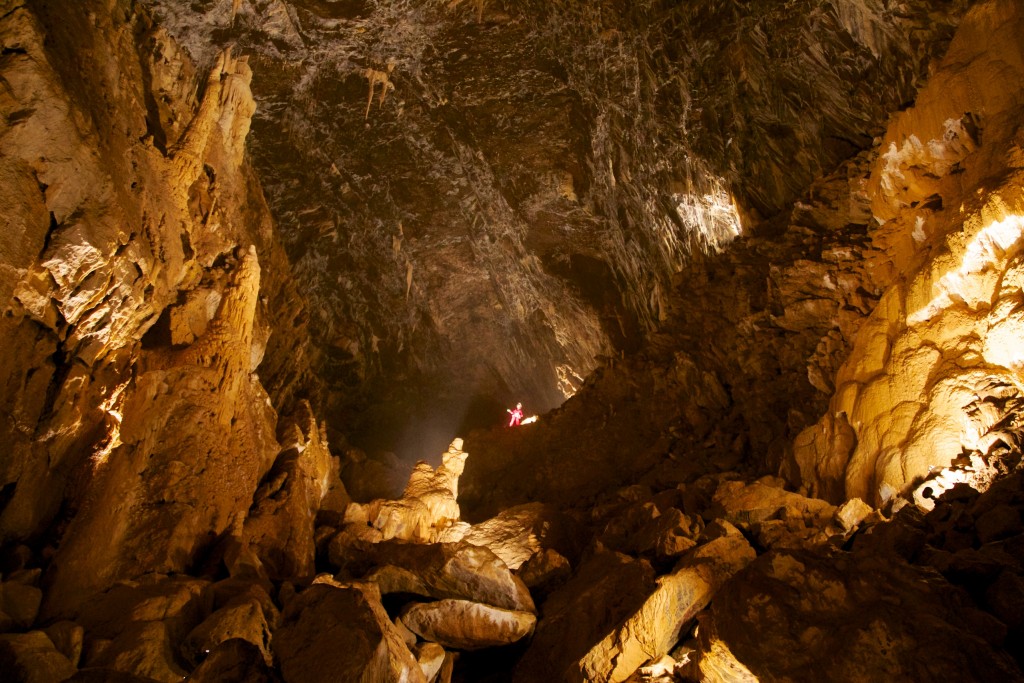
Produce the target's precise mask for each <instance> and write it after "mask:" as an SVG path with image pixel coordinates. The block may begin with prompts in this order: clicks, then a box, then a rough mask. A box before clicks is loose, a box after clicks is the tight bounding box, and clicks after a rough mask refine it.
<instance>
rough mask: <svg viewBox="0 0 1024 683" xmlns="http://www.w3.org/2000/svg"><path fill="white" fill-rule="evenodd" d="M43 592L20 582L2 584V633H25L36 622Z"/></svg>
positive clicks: (0, 625)
mask: <svg viewBox="0 0 1024 683" xmlns="http://www.w3.org/2000/svg"><path fill="white" fill-rule="evenodd" d="M42 601H43V591H41V590H40V589H39V588H37V587H35V586H33V585H31V584H26V583H22V582H20V581H4V582H3V583H0V633H4V632H7V631H23V630H25V629H27V628H29V627H30V626H32V624H33V623H34V622H35V620H36V616H37V615H38V614H39V605H40V604H41V603H42Z"/></svg>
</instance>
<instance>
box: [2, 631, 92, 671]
mask: <svg viewBox="0 0 1024 683" xmlns="http://www.w3.org/2000/svg"><path fill="white" fill-rule="evenodd" d="M0 672H3V680H4V681H5V683H60V681H63V680H66V679H67V678H68V677H70V676H71V675H72V674H73V673H75V666H74V665H73V664H72V663H71V662H70V661H69V660H68V658H67V657H65V656H64V655H62V654H61V653H60V652H58V651H57V648H56V647H54V645H53V643H52V642H51V641H50V639H49V638H48V637H47V635H46V634H45V633H43V632H42V631H29V632H28V633H5V634H3V635H0Z"/></svg>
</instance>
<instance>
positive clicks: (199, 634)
mask: <svg viewBox="0 0 1024 683" xmlns="http://www.w3.org/2000/svg"><path fill="white" fill-rule="evenodd" d="M270 632H271V627H270V624H268V623H267V619H266V617H265V616H264V613H263V607H262V605H260V603H259V601H258V600H256V599H255V598H243V599H239V600H236V601H233V602H232V603H231V604H228V605H226V606H224V607H222V608H221V609H219V610H217V611H215V612H214V613H213V614H211V615H210V616H208V617H207V618H206V619H204V620H203V622H202V623H200V624H199V625H198V626H196V627H195V628H194V629H192V631H191V632H190V633H189V634H188V636H186V638H185V642H184V644H183V645H182V653H183V654H184V656H185V658H186V659H187V660H188V662H189V663H190V664H192V665H193V666H195V665H196V664H198V663H199V662H201V661H203V660H204V659H205V658H206V655H208V654H209V653H210V652H211V651H213V650H215V649H216V648H217V646H218V645H220V644H221V643H223V642H225V641H228V640H234V639H239V640H244V641H246V642H248V643H251V644H252V645H253V647H255V648H256V649H257V650H258V651H259V653H260V654H261V655H262V657H263V659H264V661H265V662H266V663H267V664H268V665H269V664H272V663H273V657H272V656H271V654H270Z"/></svg>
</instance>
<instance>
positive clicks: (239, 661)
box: [188, 638, 281, 683]
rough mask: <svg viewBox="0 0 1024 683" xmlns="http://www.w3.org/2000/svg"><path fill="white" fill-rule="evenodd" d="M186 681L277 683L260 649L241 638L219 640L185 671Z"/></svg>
mask: <svg viewBox="0 0 1024 683" xmlns="http://www.w3.org/2000/svg"><path fill="white" fill-rule="evenodd" d="M188 680H189V682H190V683H278V682H279V681H280V680H281V679H280V678H279V677H278V676H277V674H276V673H275V672H274V670H273V669H271V668H270V667H269V666H267V664H266V661H265V655H264V652H263V650H262V649H261V648H259V647H257V646H256V645H253V644H252V643H251V642H249V641H247V640H242V639H241V638H232V639H230V640H225V641H224V642H222V643H220V644H219V645H217V646H216V647H214V648H213V649H212V650H210V651H209V653H208V654H207V655H206V659H204V660H203V662H202V663H201V664H200V665H199V666H197V667H196V668H195V670H194V671H193V672H192V673H191V674H189V676H188Z"/></svg>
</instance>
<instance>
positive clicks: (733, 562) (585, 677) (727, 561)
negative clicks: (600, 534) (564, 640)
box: [567, 525, 756, 682]
mask: <svg viewBox="0 0 1024 683" xmlns="http://www.w3.org/2000/svg"><path fill="white" fill-rule="evenodd" d="M755 557H756V554H755V552H754V549H753V548H752V547H750V544H749V543H748V542H747V540H746V539H745V538H744V537H743V534H741V533H740V532H739V530H738V529H736V528H735V527H732V526H731V525H729V526H728V527H726V533H725V534H724V535H722V536H719V537H718V538H716V539H714V540H712V541H711V542H709V543H706V544H704V545H702V546H700V547H698V548H696V549H694V550H693V551H691V552H689V553H687V554H686V555H685V556H684V557H683V559H682V560H680V562H679V563H678V565H677V566H676V568H675V569H674V570H673V571H672V573H670V574H667V575H665V576H662V577H659V578H658V581H657V588H656V589H655V590H654V592H652V593H651V594H650V596H649V597H648V598H647V600H646V601H645V602H644V603H643V605H641V607H640V609H638V610H637V611H636V612H634V613H633V614H632V615H630V616H629V617H628V618H627V619H626V620H625V621H624V622H623V623H621V624H619V625H618V626H617V627H615V628H614V629H612V630H611V631H610V632H609V633H608V634H607V635H606V636H605V637H604V638H602V639H601V641H600V642H599V643H597V644H596V645H595V646H594V647H592V648H591V649H590V651H589V652H587V654H586V655H585V656H584V657H583V658H582V659H581V660H580V661H579V664H578V667H579V668H578V671H577V670H570V673H569V676H568V677H567V679H568V680H576V681H615V682H618V681H624V680H626V679H627V678H629V676H630V675H631V674H633V672H635V671H636V670H637V669H638V668H639V667H640V665H642V664H643V663H644V662H647V661H652V660H657V659H658V658H660V657H662V656H664V655H666V654H668V652H669V651H670V650H671V649H672V647H673V646H674V645H675V644H676V641H678V640H679V635H680V633H681V632H682V631H683V629H684V627H686V626H688V625H689V624H690V622H691V621H692V620H693V618H694V617H695V616H696V615H697V613H698V612H699V611H700V610H702V609H704V608H705V607H706V606H707V604H708V602H710V601H711V598H712V596H713V595H714V593H715V591H716V590H718V588H719V587H720V586H721V585H722V584H723V583H725V581H727V580H728V579H729V578H730V577H731V576H733V575H734V574H735V573H736V572H738V571H739V570H740V569H742V568H743V567H745V566H746V565H747V564H749V563H750V562H751V561H753V560H754V558H755Z"/></svg>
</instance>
